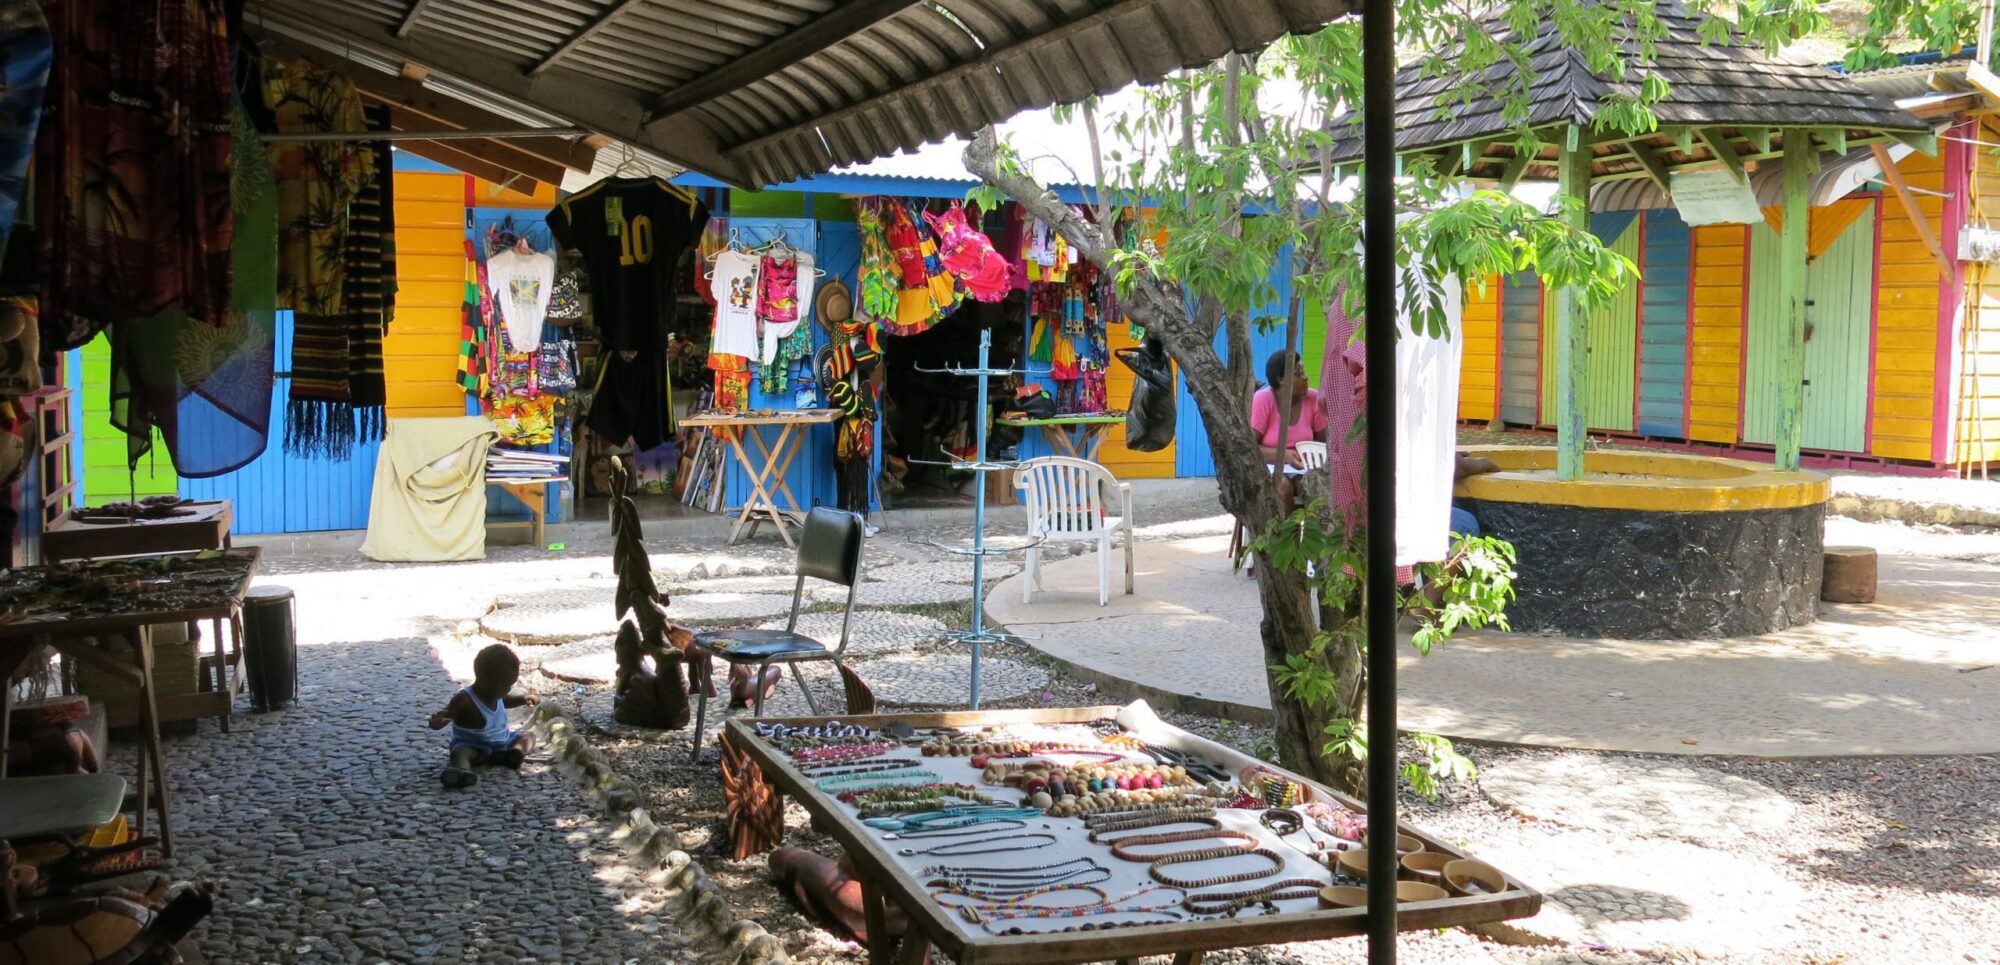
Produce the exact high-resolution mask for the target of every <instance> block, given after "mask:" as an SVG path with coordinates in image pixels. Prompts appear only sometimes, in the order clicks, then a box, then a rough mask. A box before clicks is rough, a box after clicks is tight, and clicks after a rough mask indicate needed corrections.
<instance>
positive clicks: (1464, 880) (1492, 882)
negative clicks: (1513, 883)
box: [1444, 858, 1507, 897]
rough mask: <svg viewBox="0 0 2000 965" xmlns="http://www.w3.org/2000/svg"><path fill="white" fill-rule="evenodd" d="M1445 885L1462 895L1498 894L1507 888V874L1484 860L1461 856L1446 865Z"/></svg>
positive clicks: (1453, 892)
mask: <svg viewBox="0 0 2000 965" xmlns="http://www.w3.org/2000/svg"><path fill="white" fill-rule="evenodd" d="M1444 886H1445V887H1446V888H1449V889H1451V893H1452V894H1454V895H1459V896H1461V897H1463V896H1466V895H1497V894H1499V893H1501V892H1503V891H1506V890H1507V876H1506V875H1503V874H1501V873H1500V869H1498V868H1495V867H1493V866H1492V865H1490V864H1487V863H1486V862H1484V861H1473V860H1472V859H1470V858H1461V859H1459V860H1457V861H1453V862H1450V863H1448V864H1446V865H1445V866H1444Z"/></svg>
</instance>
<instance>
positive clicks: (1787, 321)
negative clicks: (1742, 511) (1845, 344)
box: [1751, 131, 1814, 471]
mask: <svg viewBox="0 0 2000 965" xmlns="http://www.w3.org/2000/svg"><path fill="white" fill-rule="evenodd" d="M1813 157H1814V153H1813V147H1812V138H1810V137H1808V136H1806V133H1805V132H1804V131H1789V132H1787V133H1786V134H1785V225H1784V228H1785V230H1784V232H1783V234H1781V235H1779V237H1778V290H1779V292H1780V293H1782V298H1783V301H1782V302H1781V303H1780V304H1781V305H1782V306H1783V311H1784V315H1783V316H1781V317H1780V318H1779V319H1778V320H1777V321H1778V324H1780V325H1782V326H1783V329H1782V337H1781V338H1780V339H1779V340H1778V344H1779V345H1780V346H1781V347H1782V348H1781V350H1780V351H1781V353H1782V354H1780V355H1779V356H1778V358H1779V366H1778V373H1779V376H1778V377H1779V378H1780V379H1781V380H1782V381H1780V382H1779V384H1778V444H1777V450H1778V451H1777V463H1778V468H1779V469H1780V470H1784V471H1795V470H1797V469H1798V468H1799V445H1800V442H1801V439H1802V437H1803V434H1804V431H1805V402H1806V232H1807V218H1809V217H1810V211H1809V209H1808V208H1807V206H1806V201H1807V191H1806V185H1807V184H1808V183H1809V182H1810V179H1811V177H1812V172H1811V171H1809V170H1807V164H1808V163H1810V161H1811V160H1812V159H1813ZM1751 324H1753V325H1754V324H1756V320H1755V319H1752V320H1751Z"/></svg>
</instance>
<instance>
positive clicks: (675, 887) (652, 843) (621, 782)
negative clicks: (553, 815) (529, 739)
mask: <svg viewBox="0 0 2000 965" xmlns="http://www.w3.org/2000/svg"><path fill="white" fill-rule="evenodd" d="M528 726H529V727H530V728H531V729H532V730H533V731H534V732H535V738H536V740H538V741H541V742H542V745H543V746H544V747H546V748H548V751H549V754H550V756H551V758H552V759H553V761H554V766H555V769H556V771H557V772H558V773H560V774H562V775H563V776H564V777H566V778H568V779H569V781H570V782H571V783H572V784H574V785H576V788H577V790H579V791H581V792H583V794H584V796H585V797H586V798H587V799H592V800H595V801H596V802H597V804H598V805H599V806H600V807H602V808H603V810H604V814H605V815H607V816H610V817H615V818H619V819H621V823H620V824H619V826H618V827H617V829H616V830H614V831H613V832H612V833H611V840H612V841H613V842H614V843H616V844H618V845H619V846H620V847H621V848H623V849H624V850H625V855H626V860H627V861H628V862H630V863H631V864H632V866H633V867H634V868H636V869H637V870H639V871H640V872H642V873H643V874H645V875H646V877H647V880H648V881H651V882H653V883H655V884H657V885H660V886H661V887H662V888H664V889H665V891H666V894H667V904H668V907H669V908H671V909H672V910H673V912H674V914H675V915H676V919H675V921H674V925H675V927H677V928H679V929H680V930H681V933H682V934H684V935H686V936H687V937H688V938H689V939H690V940H692V941H693V942H694V943H696V944H697V945H699V946H704V950H705V951H707V952H708V953H710V954H714V955H716V956H717V957H718V958H720V959H721V960H722V961H726V962H730V963H731V965H789V963H790V962H791V956H789V955H787V954H786V953H785V946H784V943H783V942H780V941H779V940H778V938H777V936H775V935H772V934H771V933H770V932H767V931H765V930H764V926H762V925H759V924H757V923H756V922H754V921H751V920H749V919H747V918H738V917H736V914H735V912H734V911H732V910H731V909H730V907H729V904H728V902H726V901H725V900H724V899H723V896H722V892H721V889H720V888H719V887H717V886H716V884H715V882H714V881H713V880H711V879H710V878H709V877H708V873H707V872H705V871H703V870H702V867H701V864H700V863H699V862H697V861H695V859H694V856H693V855H691V854H688V853H687V852H686V851H685V850H682V848H681V839H680V835H679V834H678V833H676V832H675V831H674V829H673V828H670V827H667V826H665V825H661V824H656V823H654V821H653V816H652V815H651V814H650V813H648V812H647V810H646V808H645V806H644V805H642V804H641V803H640V801H641V798H640V796H639V789H638V788H637V787H636V786H634V785H633V784H632V782H630V781H628V780H626V779H625V778H624V777H622V776H620V775H618V774H617V773H615V772H613V771H612V770H611V769H610V768H609V767H607V766H605V764H604V762H603V761H602V760H600V759H599V758H598V756H597V752H596V751H594V750H592V749H591V747H590V743H589V742H588V741H586V740H584V738H583V734H582V733H580V729H579V728H578V727H577V726H576V724H575V722H574V715H573V714H572V713H571V712H570V711H569V710H568V709H566V708H563V707H559V706H557V705H555V704H541V705H539V706H537V707H536V708H535V712H534V715H533V716H532V717H531V718H530V720H529V724H528Z"/></svg>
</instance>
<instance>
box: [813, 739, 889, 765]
mask: <svg viewBox="0 0 2000 965" xmlns="http://www.w3.org/2000/svg"><path fill="white" fill-rule="evenodd" d="M896 747H897V745H895V744H890V743H885V742H881V741H877V742H874V743H870V744H846V745H836V746H833V747H806V748H801V749H799V750H797V751H794V752H792V760H794V761H798V762H800V763H801V764H842V763H846V762H848V761H852V760H859V759H861V758H864V757H880V756H882V755H883V754H887V753H889V752H890V751H893V750H895V749H896Z"/></svg>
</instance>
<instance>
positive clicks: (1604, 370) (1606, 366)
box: [1542, 212, 1639, 432]
mask: <svg viewBox="0 0 2000 965" xmlns="http://www.w3.org/2000/svg"><path fill="white" fill-rule="evenodd" d="M1591 222H1592V223H1591V231H1592V232H1593V233H1595V234H1597V236H1598V237H1599V238H1603V237H1604V236H1605V235H1607V234H1610V233H1611V232H1612V230H1616V231H1617V235H1616V237H1614V238H1613V239H1612V240H1611V241H1610V243H1609V245H1608V247H1610V248H1611V250H1613V251H1616V252H1618V253H1619V254H1621V255H1624V256H1625V257H1627V258H1630V259H1632V260H1633V261H1634V262H1635V263H1636V262H1637V261H1638V260H1639V219H1638V217H1637V212H1600V213H1599V214H1596V215H1593V216H1592V218H1591ZM1638 295H1639V293H1638V286H1636V285H1633V284H1631V283H1629V282H1628V283H1627V284H1626V287H1625V290H1624V291H1621V292H1619V293H1618V296H1617V297H1616V298H1614V299H1613V300H1612V302H1611V304H1609V305H1607V306H1605V307H1603V308H1599V309H1597V310H1595V311H1593V312H1591V313H1590V318H1589V319H1588V320H1587V321H1586V323H1585V329H1584V343H1585V345H1586V346H1588V348H1587V351H1588V352H1589V354H1590V360H1589V366H1588V372H1587V373H1586V375H1585V377H1584V382H1583V393H1584V397H1583V422H1584V425H1586V426H1588V427H1589V428H1592V429H1611V430H1616V431H1619V432H1630V431H1632V405H1633V400H1634V398H1635V396H1634V393H1635V392H1636V390H1637V385H1636V382H1635V378H1636V374H1637V373H1636V368H1635V366H1636V365H1637V362H1638V345H1639V321H1638V319H1639V297H1638ZM1558 301H1559V299H1557V298H1553V297H1551V298H1546V299H1543V305H1542V332H1543V337H1542V421H1544V422H1553V421H1554V420H1555V411H1556V410H1555V398H1556V339H1555V328H1556V303H1557V302H1558Z"/></svg>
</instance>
